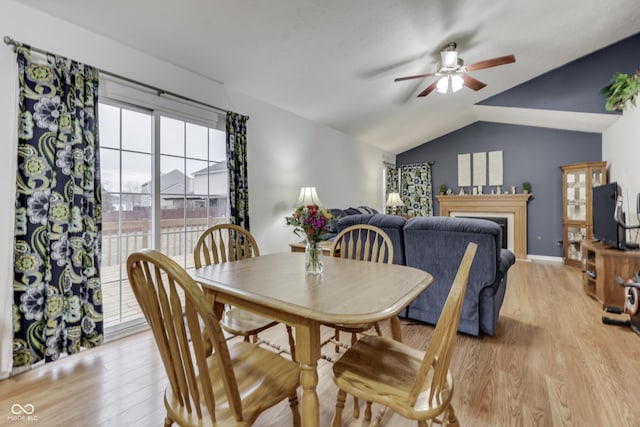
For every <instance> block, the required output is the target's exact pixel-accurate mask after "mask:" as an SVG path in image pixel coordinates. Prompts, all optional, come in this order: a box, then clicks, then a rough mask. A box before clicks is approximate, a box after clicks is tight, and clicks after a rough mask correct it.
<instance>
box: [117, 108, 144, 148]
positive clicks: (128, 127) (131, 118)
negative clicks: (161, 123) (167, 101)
mask: <svg viewBox="0 0 640 427" xmlns="http://www.w3.org/2000/svg"><path fill="white" fill-rule="evenodd" d="M122 149H123V150H133V151H142V152H143V153H151V116H150V115H149V114H143V113H139V112H137V111H131V110H125V109H123V110H122Z"/></svg>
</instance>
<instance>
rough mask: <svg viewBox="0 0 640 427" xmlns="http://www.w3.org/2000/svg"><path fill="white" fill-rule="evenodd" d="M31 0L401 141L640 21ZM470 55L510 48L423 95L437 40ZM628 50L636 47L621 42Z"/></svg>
mask: <svg viewBox="0 0 640 427" xmlns="http://www.w3.org/2000/svg"><path fill="white" fill-rule="evenodd" d="M22 3H25V4H28V5H30V6H32V7H35V8H37V9H40V10H43V11H45V12H47V13H50V14H52V15H55V16H58V17H60V18H62V19H65V20H67V21H69V22H71V23H73V24H76V25H78V26H81V27H86V28H88V29H91V30H92V31H94V32H96V33H99V34H102V35H104V36H107V37H109V38H111V39H114V40H116V41H118V42H121V43H123V44H126V45H128V46H131V47H133V48H136V49H138V50H141V51H143V52H146V53H149V54H151V55H154V56H156V57H158V58H161V59H163V60H165V61H168V62H170V63H173V64H176V65H178V66H180V67H183V68H185V69H188V70H190V71H193V72H195V73H198V74H200V75H203V76H206V77H208V78H211V79H213V80H215V81H218V82H221V83H222V84H224V85H225V86H228V87H232V88H234V89H236V90H238V91H240V92H243V93H245V94H247V95H250V96H252V97H254V98H257V99H260V100H262V101H265V102H267V103H269V104H272V105H275V106H277V107H279V108H282V109H284V110H287V111H290V112H293V113H295V114H297V115H299V116H302V117H304V118H307V119H309V120H312V121H314V122H318V123H323V124H325V125H327V126H329V127H332V128H335V129H337V130H339V131H341V132H343V133H346V134H348V135H351V136H353V137H354V138H357V139H359V140H361V141H363V142H366V143H369V144H372V145H375V146H378V147H380V148H382V149H384V150H386V151H389V152H395V153H398V152H401V151H404V150H406V149H409V148H412V147H414V146H417V145H419V144H422V143H424V142H426V141H429V140H431V139H433V138H436V137H438V136H441V135H444V134H446V133H449V132H451V131H453V130H456V129H458V128H460V127H462V126H465V125H467V124H470V123H473V122H474V121H476V120H478V117H477V115H476V113H475V111H474V108H473V105H474V104H476V103H477V102H479V101H482V100H484V99H486V98H488V97H490V96H492V95H494V94H497V93H499V92H502V91H504V90H506V89H509V88H511V87H513V86H515V85H518V84H520V83H523V82H525V81H527V80H529V79H531V78H533V77H536V76H538V75H540V74H543V73H545V72H547V71H549V70H552V69H555V68H557V67H559V66H562V65H564V64H566V63H568V62H570V61H572V60H574V59H576V58H579V57H582V56H584V55H586V54H589V53H591V52H593V51H596V50H598V49H600V48H603V47H605V46H608V45H610V44H612V43H615V42H616V41H618V40H621V39H623V38H625V37H627V36H630V35H632V34H635V33H637V32H638V31H640V3H638V0H604V1H603V0H563V1H557V0H538V1H527V2H524V1H514V0H493V1H474V0H428V1H427V0H413V1H412V0H395V1H391V0H375V1H374V0H268V1H265V0H237V1H220V0H208V1H205V0H181V1H174V0H155V1H149V0H147V1H143V0H110V1H86V0H23V1H22ZM449 42H456V43H457V45H458V51H459V52H460V56H461V57H462V58H464V60H465V63H467V64H469V63H473V62H477V61H480V60H484V59H488V58H494V57H497V56H502V55H507V54H514V55H515V56H516V59H517V60H516V62H515V63H514V64H509V65H504V66H500V67H495V68H489V69H486V70H479V71H475V72H473V73H472V75H473V76H474V77H475V78H477V79H479V80H481V81H483V82H484V83H486V84H487V87H486V88H484V89H482V90H480V91H477V92H474V91H472V90H470V89H468V88H464V89H463V90H461V91H460V92H457V93H455V94H447V95H443V94H439V93H436V92H434V93H431V94H430V95H429V96H427V97H424V98H417V97H416V95H417V94H418V93H420V92H421V91H422V90H423V89H424V88H425V87H426V86H428V85H429V84H430V83H431V82H432V81H433V78H425V79H417V80H410V81H406V82H397V83H396V82H394V81H393V80H394V78H395V77H400V76H405V75H413V74H421V73H429V72H433V71H435V69H436V67H437V63H438V61H439V59H440V56H439V51H440V50H441V49H442V48H443V47H444V46H445V45H446V44H447V43H449ZM631 54H635V55H637V52H633V53H631V52H630V55H631Z"/></svg>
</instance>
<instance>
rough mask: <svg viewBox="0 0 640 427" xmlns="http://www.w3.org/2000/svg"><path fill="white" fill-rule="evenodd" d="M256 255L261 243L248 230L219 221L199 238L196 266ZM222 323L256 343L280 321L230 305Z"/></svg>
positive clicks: (291, 345)
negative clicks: (259, 337) (260, 334)
mask: <svg viewBox="0 0 640 427" xmlns="http://www.w3.org/2000/svg"><path fill="white" fill-rule="evenodd" d="M254 256H260V249H259V248H258V243H257V242H256V240H255V238H254V237H253V235H252V234H251V233H250V232H249V231H248V230H246V229H244V228H242V227H240V226H238V225H235V224H218V225H214V226H213V227H210V228H208V229H207V230H205V231H204V233H202V234H201V235H200V237H199V238H198V241H197V242H196V247H195V249H194V251H193V258H194V262H195V267H196V268H200V267H203V266H205V265H212V264H221V263H224V262H232V261H238V260H241V259H245V258H251V257H254ZM220 324H221V326H222V329H224V330H225V331H226V332H228V333H230V334H232V335H234V336H242V337H244V340H245V341H249V338H250V337H252V339H253V342H254V343H255V342H258V334H259V333H260V332H262V331H264V330H265V329H268V328H271V327H273V326H275V325H277V324H278V322H275V321H273V320H271V319H267V318H266V317H262V316H259V315H257V314H254V313H251V312H249V311H246V310H241V309H239V308H237V307H231V306H226V307H225V310H224V312H223V313H222V316H221V319H220ZM285 326H286V329H287V335H288V338H289V349H290V352H291V359H292V360H296V353H295V342H294V339H293V332H292V331H291V327H290V326H289V325H285ZM268 344H271V343H268ZM271 345H273V344H271ZM274 347H276V348H278V349H280V348H279V347H278V346H275V345H274Z"/></svg>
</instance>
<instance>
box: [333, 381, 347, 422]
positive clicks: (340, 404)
mask: <svg viewBox="0 0 640 427" xmlns="http://www.w3.org/2000/svg"><path fill="white" fill-rule="evenodd" d="M346 399H347V393H346V392H345V391H344V390H338V398H337V399H336V413H335V415H334V416H333V423H331V427H341V426H342V410H343V409H344V402H345V400H346Z"/></svg>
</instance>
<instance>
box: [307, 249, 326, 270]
mask: <svg viewBox="0 0 640 427" xmlns="http://www.w3.org/2000/svg"><path fill="white" fill-rule="evenodd" d="M322 268H323V262H322V247H321V246H320V242H307V246H306V248H305V250H304V271H305V273H307V274H322Z"/></svg>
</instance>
